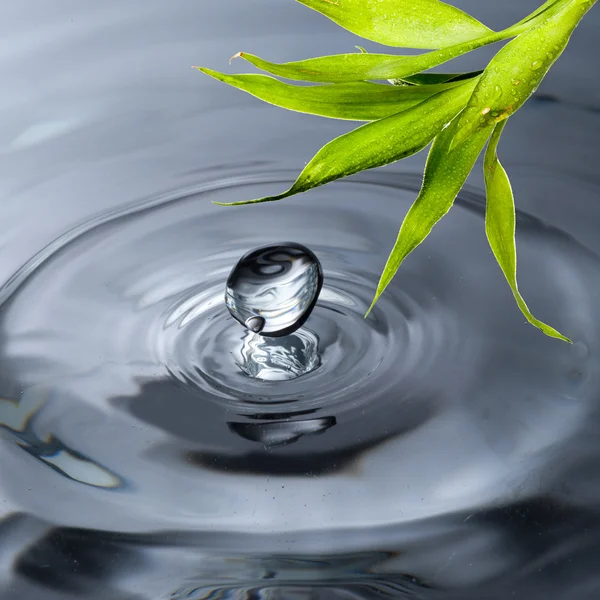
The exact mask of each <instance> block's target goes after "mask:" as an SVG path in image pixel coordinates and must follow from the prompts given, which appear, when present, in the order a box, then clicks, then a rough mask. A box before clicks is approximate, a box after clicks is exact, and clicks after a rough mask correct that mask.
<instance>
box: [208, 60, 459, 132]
mask: <svg viewBox="0 0 600 600" xmlns="http://www.w3.org/2000/svg"><path fill="white" fill-rule="evenodd" d="M199 70H200V71H202V72H203V73H206V74H207V75H210V76H211V77H214V78H215V79H218V80H219V81H223V82H225V83H228V84H229V85H231V86H233V87H236V88H238V89H241V90H243V91H245V92H248V93H249V94H252V95H253V96H256V97H257V98H260V99H261V100H264V101H265V102H269V103H270V104H274V105H275V106H280V107H282V108H286V109H288V110H294V111H297V112H303V113H309V114H313V115H319V116H322V117H330V118H334V119H349V120H353V121H375V120H377V119H383V118H385V117H389V116H390V115H393V114H396V113H399V112H401V111H403V110H406V109H408V108H411V107H412V106H415V105H417V104H419V103H420V102H423V101H424V100H427V98H431V96H433V95H435V94H437V93H439V92H442V91H444V90H448V89H450V88H452V87H456V86H459V85H462V82H460V81H459V82H450V83H440V84H433V85H422V86H417V85H410V86H404V87H401V86H393V85H387V84H379V83H368V82H364V81H363V82H350V83H336V84H332V85H331V84H329V85H313V86H306V85H302V86H299V85H291V84H289V83H283V82H281V81H279V80H278V79H274V78H273V77H269V76H267V75H225V74H223V73H218V72H217V71H212V70H211V69H203V68H200V69H199Z"/></svg>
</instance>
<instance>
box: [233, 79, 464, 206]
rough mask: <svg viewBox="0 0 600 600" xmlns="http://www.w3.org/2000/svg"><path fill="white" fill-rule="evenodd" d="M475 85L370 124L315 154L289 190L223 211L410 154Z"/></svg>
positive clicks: (435, 131) (452, 114) (455, 110)
mask: <svg viewBox="0 0 600 600" xmlns="http://www.w3.org/2000/svg"><path fill="white" fill-rule="evenodd" d="M474 85H475V84H474V82H471V81H469V82H467V83H464V84H462V85H461V86H458V87H455V88H451V89H449V90H446V91H444V92H440V93H439V94H436V95H435V96H432V97H431V98H429V99H428V100H425V101H424V102H421V103H420V104H418V105H417V106H414V107H413V108H409V109H408V110H405V111H403V112H401V113H399V114H397V115H392V116H391V117H387V118H386V119H381V120H379V121H373V122H372V123H368V124H367V125H363V126H362V127H359V128H358V129H355V130H354V131H351V132H350V133H347V134H345V135H342V136H340V137H338V138H336V139H334V140H332V141H331V142H329V143H328V144H326V145H325V146H323V148H321V150H319V152H317V154H316V155H315V156H314V158H313V159H312V160H311V161H310V162H309V163H308V164H307V165H306V167H305V168H304V170H303V171H302V173H300V175H299V177H298V179H297V180H296V182H295V183H294V185H293V186H292V187H291V188H290V189H289V190H287V191H286V192H284V193H282V194H278V195H276V196H267V197H265V198H258V199H256V200H247V201H242V202H232V203H228V204H227V205H232V204H238V205H239V204H253V203H256V202H273V201H275V200H282V199H283V198H287V197H289V196H293V195H295V194H299V193H301V192H306V191H307V190H310V189H312V188H315V187H318V186H320V185H324V184H326V183H329V182H330V181H334V180H336V179H340V178H342V177H347V176H348V175H353V174H354V173H358V172H359V171H364V170H365V169H372V168H375V167H380V166H382V165H387V164H389V163H392V162H395V161H397V160H401V159H402V158H405V157H407V156H410V155H411V154H415V153H417V152H419V151H420V150H422V149H423V148H425V147H426V146H427V145H428V144H429V143H430V142H431V140H432V139H433V138H434V137H435V136H436V135H437V134H438V133H439V131H440V130H441V129H442V128H443V127H444V126H445V125H446V124H447V123H449V122H450V121H451V120H452V119H453V118H454V117H455V116H456V115H457V114H458V113H459V112H460V111H461V110H462V108H463V107H464V103H465V102H466V100H467V98H468V97H469V95H470V93H471V92H472V90H473V87H474Z"/></svg>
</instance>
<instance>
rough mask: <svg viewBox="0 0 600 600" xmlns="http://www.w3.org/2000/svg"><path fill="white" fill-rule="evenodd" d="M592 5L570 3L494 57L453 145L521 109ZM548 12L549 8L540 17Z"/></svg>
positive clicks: (578, 0) (584, 0)
mask: <svg viewBox="0 0 600 600" xmlns="http://www.w3.org/2000/svg"><path fill="white" fill-rule="evenodd" d="M592 3H593V1H592V0H572V1H571V2H570V3H567V4H566V5H563V6H564V8H563V9H562V10H561V11H559V12H557V13H555V14H552V16H550V17H548V18H547V19H545V20H543V21H542V22H541V23H540V24H539V25H537V26H536V27H534V28H532V29H530V30H529V31H526V32H525V33H522V34H521V35H519V36H518V37H517V38H515V39H514V40H512V41H511V42H509V43H508V44H506V46H504V48H502V49H501V50H500V51H499V52H498V54H496V56H495V57H494V58H493V59H492V60H491V61H490V63H489V65H488V66H487V68H486V69H485V71H484V73H483V75H482V76H481V79H480V80H479V83H478V84H477V87H476V88H475V91H474V92H473V96H472V97H471V100H470V101H469V104H468V106H467V109H466V110H465V111H464V113H463V114H462V115H461V122H460V124H459V131H458V133H457V135H456V138H455V140H454V142H453V143H454V144H456V145H458V144H460V143H462V142H463V141H464V140H466V139H468V138H469V137H470V136H471V135H472V134H473V133H474V132H475V131H477V130H478V129H483V128H487V127H489V126H490V125H493V124H494V123H497V122H499V121H502V120H503V119H507V118H508V117H509V116H510V115H512V114H514V113H515V112H516V111H517V110H518V109H519V108H520V107H521V106H523V104H524V103H525V102H526V101H527V100H528V99H529V97H530V96H531V94H533V92H534V91H535V90H536V89H537V87H538V85H539V84H540V82H541V81H542V79H543V78H544V76H545V75H546V73H547V72H548V70H549V69H550V67H551V66H552V65H553V64H554V62H555V61H556V59H557V58H558V57H559V56H560V54H561V53H562V52H563V50H564V49H565V47H566V45H567V43H568V41H569V38H570V37H571V34H572V33H573V30H574V29H575V27H576V26H577V24H578V23H579V21H580V19H581V18H582V17H583V15H584V14H585V12H586V11H587V10H589V8H590V7H591V5H592ZM557 5H558V3H557ZM551 11H552V9H551V8H549V9H548V10H547V11H546V12H545V13H542V15H545V14H550V13H551Z"/></svg>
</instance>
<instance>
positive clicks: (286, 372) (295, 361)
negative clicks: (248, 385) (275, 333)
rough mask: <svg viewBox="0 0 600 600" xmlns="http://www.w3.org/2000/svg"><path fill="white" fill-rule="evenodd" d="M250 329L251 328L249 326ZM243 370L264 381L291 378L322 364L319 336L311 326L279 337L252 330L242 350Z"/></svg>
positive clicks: (247, 334)
mask: <svg viewBox="0 0 600 600" xmlns="http://www.w3.org/2000/svg"><path fill="white" fill-rule="evenodd" d="M248 329H250V328H248ZM241 356H242V361H241V362H240V363H239V365H238V366H239V367H240V369H241V371H242V372H243V373H244V374H245V375H248V376H249V377H252V378H254V379H261V380H263V381H289V380H291V379H296V378H298V377H300V376H301V375H305V374H306V373H310V372H311V371H314V370H315V369H316V368H317V367H319V365H320V364H321V359H320V356H319V338H318V337H317V336H316V335H315V334H314V333H313V332H312V331H309V330H307V329H300V330H298V331H296V332H295V333H292V334H290V335H286V336H283V337H279V338H277V339H269V338H265V337H263V336H262V335H258V334H256V333H253V332H252V331H248V332H247V333H246V336H245V337H244V345H243V348H242V352H241Z"/></svg>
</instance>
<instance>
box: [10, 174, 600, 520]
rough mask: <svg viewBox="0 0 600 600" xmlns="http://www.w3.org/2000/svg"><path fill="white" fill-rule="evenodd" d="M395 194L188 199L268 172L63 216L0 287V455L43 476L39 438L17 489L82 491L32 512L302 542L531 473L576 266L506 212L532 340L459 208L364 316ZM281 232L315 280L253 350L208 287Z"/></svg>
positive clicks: (497, 488)
mask: <svg viewBox="0 0 600 600" xmlns="http://www.w3.org/2000/svg"><path fill="white" fill-rule="evenodd" d="M417 184H418V182H416V181H415V180H413V179H412V178H410V177H403V178H401V177H400V176H395V177H394V176H392V177H388V178H385V177H384V176H382V175H377V176H376V177H371V179H366V178H363V179H362V180H358V181H354V182H351V183H345V184H341V185H337V186H333V187H332V188H330V189H327V190H317V191H315V192H314V193H311V194H308V195H306V197H302V198H299V199H298V200H296V201H290V202H282V203H278V204H274V205H267V206H256V207H244V208H239V209H226V208H221V207H215V206H213V205H211V203H210V201H211V200H218V201H229V200H233V199H240V198H244V197H253V196H255V195H256V191H257V189H258V187H260V191H261V193H265V190H267V191H268V188H269V186H271V185H275V186H277V187H280V186H281V185H282V183H281V182H273V181H271V180H269V178H268V177H264V178H262V179H261V178H255V179H253V180H251V179H249V180H238V181H233V182H232V181H228V182H223V183H219V182H217V183H214V184H212V185H210V186H206V187H204V188H201V189H197V190H193V191H190V192H189V193H186V194H177V195H174V196H173V197H171V198H164V199H162V201H160V202H159V201H153V202H149V203H148V204H147V205H144V206H138V207H136V208H134V209H131V210H130V211H128V212H124V213H121V214H114V215H109V216H107V217H106V218H103V219H100V220H98V221H96V222H94V223H91V224H87V225H84V226H82V227H81V228H80V229H78V230H76V231H73V232H70V233H68V234H66V235H65V236H64V237H63V238H62V239H60V240H57V242H56V243H55V244H53V245H52V246H51V247H50V248H49V249H48V250H47V251H46V252H44V253H42V255H40V256H38V257H35V258H34V259H33V260H32V261H31V262H30V263H29V264H28V265H25V266H24V267H23V269H22V270H21V271H20V272H19V273H18V274H16V275H15V277H14V278H13V280H12V281H11V282H10V283H9V284H8V285H7V286H6V287H5V288H4V290H3V291H2V312H1V323H0V327H1V337H0V347H1V352H2V359H3V361H4V362H5V364H7V365H8V366H9V368H7V369H6V371H7V373H10V380H9V379H5V380H4V381H3V382H2V397H3V398H4V400H3V401H2V402H3V404H2V406H1V407H0V420H1V424H2V428H3V429H4V430H5V432H6V433H7V435H9V436H10V439H12V440H14V442H15V452H14V453H13V454H12V455H11V456H9V457H8V458H7V459H6V460H8V461H12V462H13V463H14V465H15V469H18V468H19V465H23V464H24V461H26V460H35V459H37V460H38V461H39V462H40V464H41V463H44V464H45V465H48V464H49V459H48V458H47V456H48V452H47V451H46V449H45V448H46V446H44V444H46V445H48V444H49V442H48V440H53V442H52V443H53V444H54V445H53V446H52V448H54V450H53V451H52V452H54V454H52V456H53V457H54V458H52V459H51V462H52V465H51V466H52V470H48V469H47V468H46V467H45V466H44V465H41V466H44V468H43V469H41V470H39V477H40V478H44V479H48V480H50V479H53V478H57V477H61V476H64V475H66V476H67V477H68V479H69V482H70V483H69V486H71V489H72V491H73V501H76V499H77V497H79V496H81V497H82V498H83V497H85V498H86V501H85V506H83V507H81V508H80V509H78V510H77V511H75V512H73V513H69V511H68V510H66V508H67V507H66V506H65V504H64V503H60V502H58V501H57V502H48V501H47V500H46V501H45V502H44V504H45V506H46V508H45V511H46V513H47V512H48V510H49V511H50V512H52V511H55V515H54V516H55V517H56V518H57V519H60V520H61V522H63V523H64V522H68V523H72V524H74V525H80V526H86V527H92V526H94V527H98V528H109V529H112V528H117V527H118V528H120V530H122V531H129V530H151V529H153V528H154V527H156V523H157V522H160V523H161V527H173V528H180V527H185V528H187V529H205V528H212V527H213V526H214V525H215V523H217V524H218V526H219V527H220V528H221V529H227V530H236V531H241V530H248V529H253V528H260V527H263V526H265V525H266V524H268V526H269V528H270V529H271V530H287V529H314V528H318V527H320V526H321V525H322V524H323V523H326V524H327V526H328V527H348V526H354V525H356V524H361V525H363V526H376V525H384V524H390V523H398V522H403V521H411V520H414V519H417V518H423V517H428V516H432V515H436V514H442V513H446V512H450V511H455V510H462V509H467V508H469V507H475V506H482V505H488V504H494V503H497V502H499V501H501V500H502V499H504V498H507V497H511V498H512V497H515V495H517V496H524V497H526V496H528V495H529V494H531V493H532V491H533V488H532V487H531V486H532V484H531V483H530V481H531V480H530V478H529V477H528V476H529V474H530V473H531V471H532V470H533V469H537V468H539V467H540V465H543V464H545V462H546V461H547V460H549V456H550V454H549V453H548V452H547V451H548V449H550V448H556V446H557V444H561V443H563V442H566V441H567V440H568V439H569V438H570V437H571V436H573V435H574V433H575V432H576V431H577V428H578V427H579V425H580V424H581V423H582V422H583V421H584V419H585V417H586V415H587V414H588V412H589V410H591V408H592V407H593V399H594V394H593V390H594V388H595V387H596V386H597V385H598V382H597V381H593V379H597V375H593V374H592V371H591V370H590V369H589V367H588V365H589V364H590V361H592V360H593V357H594V356H595V354H596V351H597V346H598V341H599V339H600V332H599V331H598V325H597V322H595V321H596V320H595V319H594V318H593V310H594V307H595V304H596V299H597V298H598V296H599V295H600V269H599V263H598V260H597V257H595V256H594V255H592V254H591V253H590V252H588V251H587V250H585V249H584V248H583V247H581V246H579V245H578V244H577V243H576V242H575V241H574V240H572V239H571V238H569V237H568V236H566V235H564V234H562V233H561V232H560V231H557V230H554V229H551V228H548V227H546V226H544V225H543V224H541V223H539V222H537V221H535V220H534V219H532V218H529V217H526V216H521V218H520V221H519V252H520V257H521V262H520V276H521V281H522V288H523V292H524V294H525V296H526V298H527V299H528V301H529V303H530V304H531V306H532V308H533V309H534V312H535V313H536V314H539V316H540V318H543V319H544V320H546V321H548V322H550V323H552V324H553V325H555V326H556V327H557V328H558V329H559V330H561V331H564V332H565V333H566V334H567V335H568V336H569V337H571V338H573V339H575V340H576V343H575V344H574V345H573V346H570V345H567V344H564V343H560V342H557V341H554V340H549V339H547V338H545V337H544V336H543V335H541V334H540V333H539V332H538V331H537V330H535V329H534V328H532V327H530V326H528V325H527V324H525V323H524V322H523V318H522V317H521V316H520V314H519V313H518V310H517V309H516V308H515V306H514V303H513V301H512V298H511V296H510V291H509V290H508V289H507V287H506V285H505V282H504V281H503V279H502V275H501V273H500V271H499V270H498V268H497V267H496V266H495V264H494V262H493V259H492V257H491V255H490V253H489V251H488V249H487V247H486V242H485V238H484V235H483V220H482V216H483V215H482V210H481V202H480V200H479V199H478V198H477V197H476V196H473V197H469V196H468V195H465V196H464V197H463V199H462V200H461V201H460V202H459V204H458V205H457V207H456V208H455V209H454V210H453V211H452V212H451V214H450V215H449V216H448V218H447V219H445V220H444V221H443V222H442V223H441V224H440V225H439V226H437V227H436V229H435V231H434V234H433V235H432V237H431V239H430V240H428V241H427V242H426V244H424V245H423V246H421V247H420V248H419V249H418V250H417V251H416V252H415V253H414V255H412V256H411V257H409V259H408V260H407V261H406V263H405V265H403V267H402V270H401V272H400V273H399V275H398V276H397V277H396V278H395V279H394V281H393V283H392V284H391V285H390V287H389V288H388V290H387V291H386V293H385V294H384V296H383V297H382V299H381V300H380V302H379V303H378V305H377V306H376V308H375V310H374V311H373V313H372V314H371V315H370V316H369V318H367V319H365V318H363V315H364V313H365V311H366V309H367V307H368V306H369V304H370V302H371V299H372V296H373V293H374V290H375V287H376V284H377V280H378V277H379V272H380V270H381V268H382V267H383V265H384V263H385V259H386V257H387V253H388V252H389V249H390V247H391V244H392V243H393V241H394V239H395V236H396V233H397V228H398V225H399V223H400V221H401V219H402V216H403V214H404V213H405V212H406V210H407V209H408V207H409V206H410V202H411V201H412V199H413V198H414V194H415V189H416V186H417ZM282 234H284V235H283V237H285V238H286V239H289V240H293V241H295V242H298V243H301V244H304V245H305V246H307V247H308V248H310V249H312V250H313V251H314V252H315V253H316V254H317V256H318V257H319V259H320V260H321V262H322V266H323V272H324V284H323V290H322V292H321V295H320V298H319V301H318V303H317V305H316V307H315V309H314V311H313V313H312V315H311V316H310V318H309V319H308V320H307V321H306V323H305V324H304V325H303V327H302V328H301V329H299V330H297V331H295V332H294V333H292V334H290V335H287V336H284V337H280V338H272V339H266V338H261V337H260V336H257V335H256V334H254V333H252V332H248V331H246V330H244V328H242V327H240V325H239V323H237V322H236V321H235V320H234V319H233V318H232V317H231V316H230V315H229V313H228V311H227V309H226V307H225V305H224V299H223V298H224V290H225V282H226V279H227V276H228V274H229V272H230V270H231V267H232V265H233V264H235V262H236V261H237V260H238V259H239V257H240V256H241V255H242V254H244V253H245V252H247V251H248V250H250V249H252V248H253V247H256V246H260V245H263V244H269V243H272V242H273V241H277V240H279V239H280V238H281V237H282ZM23 449H25V450H27V452H22V450H23ZM40 457H45V458H44V459H43V460H42V458H40ZM57 457H58V458H57ZM199 472H201V473H202V476H201V477H198V473H199ZM317 475H318V477H315V476H317ZM282 481H283V482H284V483H282ZM107 482H108V484H107ZM166 482H168V485H165V483H166ZM258 482H260V483H258ZM538 483H539V482H538ZM53 487H54V488H55V486H53V485H52V484H51V483H50V481H48V483H47V485H46V484H44V489H45V490H49V491H48V494H49V495H51V494H52V493H53V492H52V491H51V490H52V489H53ZM94 488H95V489H96V490H100V489H102V495H99V491H98V492H95V493H91V492H90V490H92V489H94ZM24 489H25V488H24V487H23V489H21V487H20V486H19V485H16V486H15V488H14V493H15V494H17V495H19V496H21V495H23V497H19V502H20V503H21V504H23V505H25V506H28V507H29V508H30V510H32V511H33V512H35V511H36V504H37V503H39V502H40V501H41V500H40V499H39V498H36V497H34V496H32V495H27V494H26V493H25V492H24ZM111 491H112V493H114V495H113V496H112V500H110V499H107V497H106V495H105V494H106V493H107V492H111ZM536 491H537V492H539V486H538V488H537V489H536ZM275 492H277V493H275ZM56 493H57V494H58V492H56ZM342 497H343V498H344V499H345V501H344V502H340V499H341V498H342ZM175 498H176V502H174V499H175ZM275 499H277V500H276V504H273V502H274V501H275ZM111 501H112V502H114V503H116V504H118V505H119V507H120V508H119V510H118V511H110V510H106V509H105V508H104V509H103V508H102V506H106V503H107V502H108V503H109V504H110V502H111ZM48 505H50V508H48ZM274 506H276V508H274ZM115 515H117V516H115ZM115 520H116V521H119V523H115Z"/></svg>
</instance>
